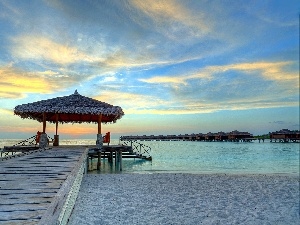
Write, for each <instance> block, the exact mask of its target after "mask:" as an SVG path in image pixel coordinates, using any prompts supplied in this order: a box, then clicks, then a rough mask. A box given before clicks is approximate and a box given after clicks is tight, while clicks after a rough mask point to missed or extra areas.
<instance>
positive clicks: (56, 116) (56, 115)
mask: <svg viewBox="0 0 300 225" xmlns="http://www.w3.org/2000/svg"><path fill="white" fill-rule="evenodd" d="M55 119H56V124H55V125H56V129H55V135H57V128H58V114H57V113H56V114H55Z"/></svg>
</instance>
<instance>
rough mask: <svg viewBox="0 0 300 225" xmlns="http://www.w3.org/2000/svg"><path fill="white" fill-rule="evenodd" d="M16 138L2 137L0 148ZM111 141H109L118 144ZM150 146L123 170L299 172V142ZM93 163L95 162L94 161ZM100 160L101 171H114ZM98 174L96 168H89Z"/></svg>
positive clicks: (150, 143)
mask: <svg viewBox="0 0 300 225" xmlns="http://www.w3.org/2000/svg"><path fill="white" fill-rule="evenodd" d="M16 141H17V140H3V139H2V140H1V139H0V147H1V148H2V147H3V146H4V145H12V144H15V143H16ZM118 142H119V141H118V140H113V141H112V144H117V143H118ZM141 143H143V144H145V145H148V146H149V147H151V149H152V150H151V155H152V158H153V160H152V162H150V161H144V160H140V159H123V171H122V172H123V173H124V172H125V173H159V172H163V173H164V172H175V173H179V172H183V173H227V174H293V175H299V146H300V145H299V143H270V142H269V140H266V141H265V142H264V143H259V142H258V141H257V142H252V143H231V142H189V141H144V142H141ZM60 144H61V145H74V144H77V145H88V144H95V140H79V139H78V140H61V142H60ZM94 163H95V165H96V162H94ZM114 172H115V167H114V165H111V164H109V163H108V162H107V160H106V159H104V160H103V161H102V167H101V171H100V173H114ZM92 173H99V171H92Z"/></svg>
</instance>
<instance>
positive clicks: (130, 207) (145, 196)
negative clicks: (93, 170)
mask: <svg viewBox="0 0 300 225" xmlns="http://www.w3.org/2000/svg"><path fill="white" fill-rule="evenodd" d="M69 224H70V225H82V224H114V225H117V224H123V225H124V224H181V225H182V224H193V225H195V224H282V225H286V224H300V220H299V177H296V176H284V175H268V176H267V175H225V174H223V175H221V174H218V175H217V174H215V175H198V174H174V173H169V174H167V173H166V174H161V173H160V174H100V175H99V174H98V175H93V174H88V175H86V176H84V178H83V181H82V186H81V189H80V192H79V195H78V198H77V201H76V205H75V208H74V210H73V212H72V215H71V217H70V220H69Z"/></svg>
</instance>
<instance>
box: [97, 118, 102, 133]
mask: <svg viewBox="0 0 300 225" xmlns="http://www.w3.org/2000/svg"><path fill="white" fill-rule="evenodd" d="M101 121H102V114H100V115H99V116H98V134H101Z"/></svg>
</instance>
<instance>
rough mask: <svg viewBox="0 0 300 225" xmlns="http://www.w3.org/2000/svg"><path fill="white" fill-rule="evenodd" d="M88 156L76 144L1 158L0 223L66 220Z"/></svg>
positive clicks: (51, 222) (48, 222)
mask: <svg viewBox="0 0 300 225" xmlns="http://www.w3.org/2000/svg"><path fill="white" fill-rule="evenodd" d="M86 155H87V149H86V148H84V147H78V146H77V147H65V148H62V147H60V148H52V149H49V150H35V151H29V152H27V153H23V154H22V153H21V154H18V155H14V156H13V157H10V159H8V158H7V157H6V158H4V159H2V160H3V161H1V162H0V174H1V178H0V198H1V201H0V224H10V225H11V224H26V225H27V224H58V223H62V222H63V221H64V220H67V218H68V217H69V214H70V213H71V211H70V210H71V209H72V204H71V203H70V202H71V201H72V199H73V198H74V197H75V198H76V196H77V192H78V190H79V187H80V183H81V178H82V176H83V173H84V169H85V162H86ZM70 207H71V208H70ZM62 224H63V223H62Z"/></svg>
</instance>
